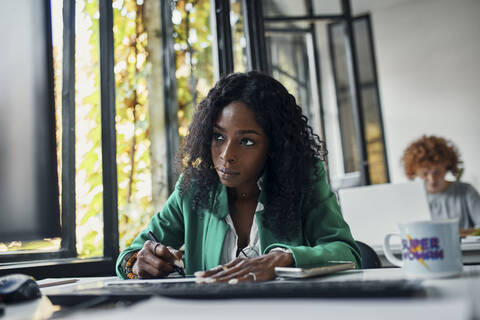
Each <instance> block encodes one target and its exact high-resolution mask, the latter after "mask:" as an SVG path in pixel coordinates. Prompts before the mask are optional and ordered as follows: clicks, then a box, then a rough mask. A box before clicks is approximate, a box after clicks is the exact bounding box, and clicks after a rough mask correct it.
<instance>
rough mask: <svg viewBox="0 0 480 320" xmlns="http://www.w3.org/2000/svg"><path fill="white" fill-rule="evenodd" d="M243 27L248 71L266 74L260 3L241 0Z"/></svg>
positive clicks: (265, 53) (265, 52) (254, 0)
mask: <svg viewBox="0 0 480 320" xmlns="http://www.w3.org/2000/svg"><path fill="white" fill-rule="evenodd" d="M242 6H243V12H244V15H245V17H244V27H245V36H246V39H247V63H248V70H258V71H264V72H267V69H268V67H267V50H266V45H265V31H264V25H263V10H262V3H261V1H257V0H243V1H242Z"/></svg>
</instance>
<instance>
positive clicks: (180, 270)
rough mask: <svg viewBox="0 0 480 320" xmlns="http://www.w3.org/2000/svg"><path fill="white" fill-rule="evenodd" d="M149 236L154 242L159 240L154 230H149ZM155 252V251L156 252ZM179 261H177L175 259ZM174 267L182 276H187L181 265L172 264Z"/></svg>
mask: <svg viewBox="0 0 480 320" xmlns="http://www.w3.org/2000/svg"><path fill="white" fill-rule="evenodd" d="M148 237H149V238H150V240H152V241H153V242H156V243H158V240H157V237H155V235H154V234H153V232H152V231H148ZM154 254H155V252H154ZM175 262H177V261H175ZM172 267H173V269H174V270H175V271H177V272H178V274H180V275H181V276H182V277H185V271H184V270H183V268H182V267H180V266H177V265H176V264H172Z"/></svg>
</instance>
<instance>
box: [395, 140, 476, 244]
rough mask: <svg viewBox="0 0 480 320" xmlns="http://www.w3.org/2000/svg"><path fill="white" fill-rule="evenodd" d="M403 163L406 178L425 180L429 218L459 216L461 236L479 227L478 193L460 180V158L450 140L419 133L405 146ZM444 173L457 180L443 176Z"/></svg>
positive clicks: (455, 217)
mask: <svg viewBox="0 0 480 320" xmlns="http://www.w3.org/2000/svg"><path fill="white" fill-rule="evenodd" d="M402 162H403V167H404V169H405V174H406V175H407V177H408V178H409V179H411V180H412V179H414V178H415V177H419V178H420V179H422V180H423V181H424V182H425V187H426V190H427V197H428V204H429V207H430V213H431V216H432V219H434V220H435V219H459V227H460V229H461V230H462V231H461V234H462V235H466V234H470V233H471V232H472V231H473V230H474V229H475V228H479V227H480V195H479V193H478V191H477V190H476V189H475V188H474V187H473V186H472V185H470V184H468V183H464V182H460V177H461V173H462V169H460V168H459V164H461V160H460V156H459V152H458V151H457V148H456V147H455V146H454V145H453V143H452V142H451V141H448V140H446V139H444V138H441V137H436V136H422V137H421V138H420V139H418V140H416V141H414V142H412V143H411V144H410V145H409V146H408V147H407V148H406V149H405V151H404V153H403V157H402ZM447 172H450V173H452V174H453V176H455V177H456V181H449V180H447V179H445V175H446V174H447Z"/></svg>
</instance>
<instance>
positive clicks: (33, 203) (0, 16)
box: [0, 0, 60, 242]
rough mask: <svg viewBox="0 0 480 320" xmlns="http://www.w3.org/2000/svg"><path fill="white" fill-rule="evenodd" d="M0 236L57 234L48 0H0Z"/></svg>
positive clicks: (11, 238)
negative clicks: (0, 45)
mask: <svg viewBox="0 0 480 320" xmlns="http://www.w3.org/2000/svg"><path fill="white" fill-rule="evenodd" d="M0 35H1V43H2V47H1V49H0V70H1V72H0V241H2V242H6V241H17V240H18V241H24V240H37V239H43V238H49V237H55V236H59V235H60V214H59V202H58V201H59V200H58V199H59V198H58V180H57V160H56V142H55V108H54V99H53V61H52V40H51V39H52V34H51V19H50V1H49V0H48V1H44V0H33V1H32V0H1V1H0Z"/></svg>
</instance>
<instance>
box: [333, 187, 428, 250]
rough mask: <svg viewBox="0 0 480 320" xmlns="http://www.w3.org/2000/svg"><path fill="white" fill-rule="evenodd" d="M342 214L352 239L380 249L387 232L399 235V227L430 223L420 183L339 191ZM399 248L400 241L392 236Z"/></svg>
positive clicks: (424, 193) (393, 241) (394, 245)
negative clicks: (410, 223)
mask: <svg viewBox="0 0 480 320" xmlns="http://www.w3.org/2000/svg"><path fill="white" fill-rule="evenodd" d="M338 196H339V199H340V205H341V207H342V214H343V217H344V219H345V221H346V222H347V223H348V224H349V226H350V230H351V232H352V235H353V237H354V239H355V240H359V241H362V242H365V243H366V244H368V245H370V246H372V247H373V248H374V249H376V250H379V249H381V248H382V244H383V239H384V237H385V235H386V234H387V233H398V232H399V229H398V226H397V225H398V224H399V223H405V222H412V221H422V220H430V219H431V217H430V209H429V207H428V200H427V192H426V190H425V186H424V184H423V182H421V181H420V182H408V183H399V184H377V185H371V186H362V187H355V188H348V189H340V190H339V191H338ZM391 243H392V246H393V247H394V248H395V247H396V246H398V247H400V238H398V237H392V239H391Z"/></svg>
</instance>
